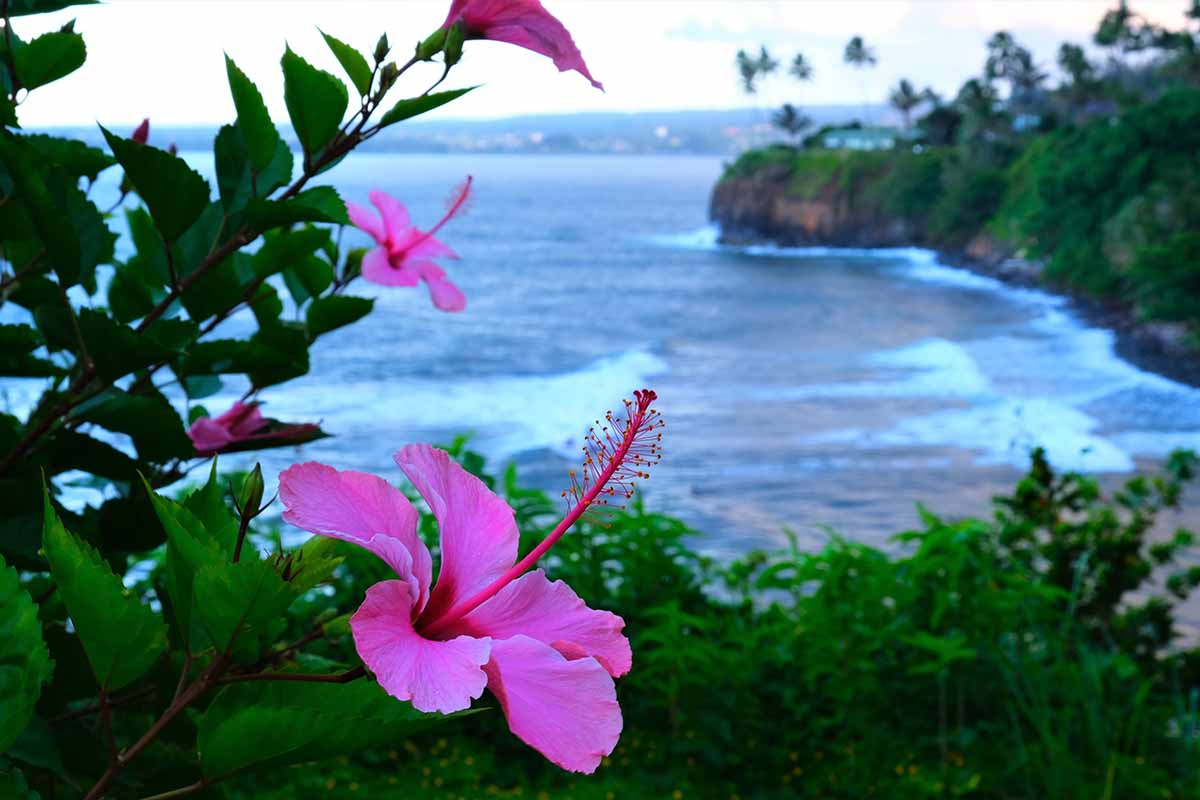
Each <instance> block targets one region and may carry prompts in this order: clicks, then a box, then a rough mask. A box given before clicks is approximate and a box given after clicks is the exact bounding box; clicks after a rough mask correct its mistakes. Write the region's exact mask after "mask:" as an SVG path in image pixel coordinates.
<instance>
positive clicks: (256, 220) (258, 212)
mask: <svg viewBox="0 0 1200 800" xmlns="http://www.w3.org/2000/svg"><path fill="white" fill-rule="evenodd" d="M246 221H247V222H248V223H250V225H251V226H253V227H254V228H256V229H258V230H264V231H265V230H270V229H272V228H280V227H284V226H287V225H294V224H296V223H298V222H329V223H333V224H335V225H349V224H350V218H349V217H348V216H347V215H346V204H345V203H344V202H343V201H342V198H341V197H339V196H338V193H337V190H336V189H334V188H333V187H332V186H317V187H314V188H312V189H306V190H304V191H303V192H300V193H299V194H297V195H296V196H295V197H293V198H291V199H290V200H251V201H250V203H249V205H248V206H247V208H246Z"/></svg>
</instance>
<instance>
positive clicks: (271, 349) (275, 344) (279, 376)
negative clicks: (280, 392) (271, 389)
mask: <svg viewBox="0 0 1200 800" xmlns="http://www.w3.org/2000/svg"><path fill="white" fill-rule="evenodd" d="M250 341H251V342H252V343H253V344H254V345H256V346H258V347H260V348H262V349H263V351H264V352H265V353H266V361H265V363H263V364H262V365H261V366H258V367H256V368H255V369H253V370H250V371H249V372H248V373H247V377H249V378H250V382H251V383H252V384H253V385H254V386H255V387H256V388H259V389H262V388H265V387H267V386H274V385H275V384H277V383H284V382H286V381H290V380H292V379H293V378H299V377H300V376H301V375H306V374H308V364H309V362H308V336H307V335H306V334H305V332H304V330H302V329H301V328H300V327H298V326H293V325H288V324H282V323H280V324H274V325H271V326H269V327H265V328H261V329H260V330H259V331H258V333H256V334H254V336H252V337H250Z"/></svg>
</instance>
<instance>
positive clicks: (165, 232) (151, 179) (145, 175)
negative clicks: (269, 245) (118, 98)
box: [100, 126, 209, 243]
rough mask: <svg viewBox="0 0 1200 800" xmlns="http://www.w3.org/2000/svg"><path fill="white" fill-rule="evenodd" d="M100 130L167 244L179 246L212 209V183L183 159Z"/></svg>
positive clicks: (101, 128)
mask: <svg viewBox="0 0 1200 800" xmlns="http://www.w3.org/2000/svg"><path fill="white" fill-rule="evenodd" d="M100 130H101V131H102V132H103V133H104V138H105V139H106V140H107V141H108V146H109V148H110V149H111V150H112V152H113V155H114V156H116V159H117V161H119V162H120V164H121V166H122V167H124V169H125V175H126V177H128V178H129V182H130V183H132V184H133V187H134V189H136V190H137V193H138V196H139V197H141V198H142V200H143V201H144V202H145V203H146V207H147V208H148V209H150V216H151V217H153V218H154V224H155V226H156V227H157V228H158V231H159V233H161V234H162V237H163V239H164V240H166V241H167V242H172V243H173V242H175V241H176V240H177V239H178V238H179V237H180V236H181V235H182V234H183V232H184V231H186V230H187V229H188V228H189V227H191V225H192V223H194V222H195V221H196V220H197V219H198V218H199V217H200V214H201V213H202V212H203V211H204V209H205V208H206V207H207V206H208V197H209V194H208V192H209V190H208V181H206V180H204V178H202V177H201V176H200V173H198V172H196V171H195V170H194V169H192V168H191V167H189V166H188V165H187V162H186V161H184V160H183V159H182V158H180V157H179V156H174V155H171V154H170V153H168V152H167V151H165V150H159V149H157V148H154V147H150V146H149V145H144V144H138V143H137V142H135V141H133V140H132V139H125V138H123V137H120V136H117V135H116V134H114V133H112V132H110V131H108V130H107V129H105V128H104V127H103V126H101V127H100Z"/></svg>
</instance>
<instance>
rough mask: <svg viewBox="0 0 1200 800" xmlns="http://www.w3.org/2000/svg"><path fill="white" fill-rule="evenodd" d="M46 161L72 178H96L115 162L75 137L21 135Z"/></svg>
mask: <svg viewBox="0 0 1200 800" xmlns="http://www.w3.org/2000/svg"><path fill="white" fill-rule="evenodd" d="M21 138H22V139H24V140H25V141H26V142H27V143H28V144H29V146H30V147H32V148H33V149H34V150H36V151H37V152H38V153H39V154H40V155H41V156H42V158H44V159H45V160H46V161H48V162H50V163H52V164H56V165H58V166H60V167H62V168H63V170H64V171H65V172H66V173H67V174H68V175H70V176H71V177H73V178H87V179H88V180H89V181H94V180H96V176H98V175H99V174H100V173H101V172H103V171H104V170H106V169H108V168H109V167H111V166H112V165H113V164H115V163H117V162H116V161H114V160H113V158H112V157H111V156H109V155H108V154H107V153H105V152H104V151H103V150H99V149H97V148H95V147H89V146H87V145H86V144H84V143H83V142H80V141H78V140H76V139H62V138H59V137H57V136H47V135H46V134H43V133H35V134H30V135H26V136H22V137H21Z"/></svg>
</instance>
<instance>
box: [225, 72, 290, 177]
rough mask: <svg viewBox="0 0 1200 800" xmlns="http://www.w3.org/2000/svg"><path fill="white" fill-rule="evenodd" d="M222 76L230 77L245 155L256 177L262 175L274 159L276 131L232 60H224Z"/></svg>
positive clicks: (258, 95)
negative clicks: (247, 155) (244, 144)
mask: <svg viewBox="0 0 1200 800" xmlns="http://www.w3.org/2000/svg"><path fill="white" fill-rule="evenodd" d="M225 72H226V73H227V74H228V76H229V91H230V92H231V93H232V94H233V106H234V108H236V109H237V117H238V128H239V129H240V130H241V133H242V136H243V137H244V139H245V142H246V152H247V153H249V156H250V165H251V167H252V168H253V171H254V172H255V173H261V172H262V171H263V170H265V169H266V168H267V166H268V165H269V164H270V163H271V160H272V159H273V158H274V157H275V149H276V148H277V147H278V146H279V143H280V141H281V140H280V137H279V131H278V130H276V129H275V124H274V123H273V122H271V115H270V114H269V113H268V112H267V104H266V103H264V102H263V98H262V94H261V93H259V91H258V87H257V86H255V85H254V83H253V82H252V81H251V80H250V79H249V78H247V77H246V73H244V72H242V71H241V70H240V69H238V66H237V64H235V63H233V59H231V58H230V57H229V56H225Z"/></svg>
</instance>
